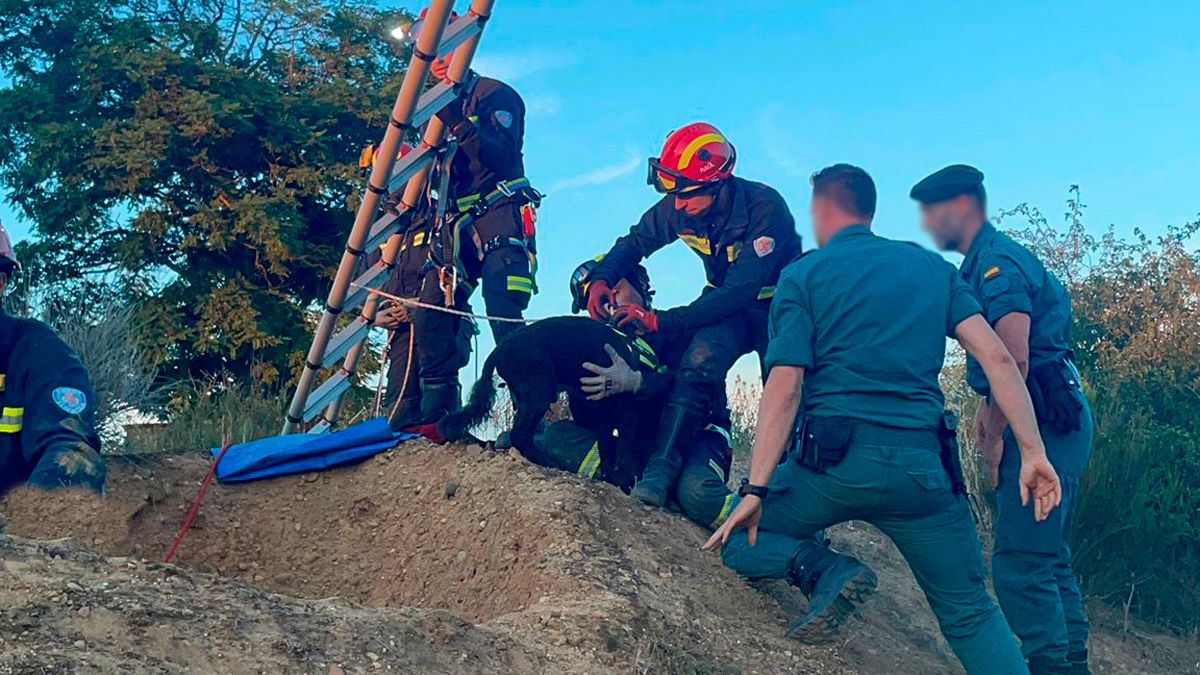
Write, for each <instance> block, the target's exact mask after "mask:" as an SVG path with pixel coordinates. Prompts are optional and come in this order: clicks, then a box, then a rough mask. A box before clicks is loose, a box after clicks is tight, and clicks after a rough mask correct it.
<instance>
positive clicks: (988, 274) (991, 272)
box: [983, 265, 1000, 280]
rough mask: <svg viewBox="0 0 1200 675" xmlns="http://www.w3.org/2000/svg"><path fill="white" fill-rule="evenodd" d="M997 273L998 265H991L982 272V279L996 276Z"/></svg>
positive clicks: (998, 271) (998, 272)
mask: <svg viewBox="0 0 1200 675" xmlns="http://www.w3.org/2000/svg"><path fill="white" fill-rule="evenodd" d="M997 274H1000V266H999V265H993V266H991V267H989V268H988V269H987V271H986V272H984V273H983V278H984V280H987V279H991V278H992V277H994V276H996V275H997Z"/></svg>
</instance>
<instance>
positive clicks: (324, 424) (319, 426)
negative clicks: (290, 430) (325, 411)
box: [308, 420, 329, 436]
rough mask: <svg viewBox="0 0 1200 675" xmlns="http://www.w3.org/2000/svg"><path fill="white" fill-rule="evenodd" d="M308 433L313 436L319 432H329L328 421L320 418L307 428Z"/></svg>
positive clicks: (319, 433) (318, 434)
mask: <svg viewBox="0 0 1200 675" xmlns="http://www.w3.org/2000/svg"><path fill="white" fill-rule="evenodd" d="M308 433H309V434H311V435H313V436H320V435H321V434H326V433H329V421H328V420H321V421H320V422H317V423H316V424H314V425H312V428H311V429H309V430H308Z"/></svg>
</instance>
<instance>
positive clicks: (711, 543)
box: [701, 495, 762, 551]
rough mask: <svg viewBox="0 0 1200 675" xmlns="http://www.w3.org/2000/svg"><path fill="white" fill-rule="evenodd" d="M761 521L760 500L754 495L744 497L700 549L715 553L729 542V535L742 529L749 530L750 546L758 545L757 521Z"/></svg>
mask: <svg viewBox="0 0 1200 675" xmlns="http://www.w3.org/2000/svg"><path fill="white" fill-rule="evenodd" d="M761 519H762V499H761V498H759V497H756V496H754V495H746V496H745V497H742V500H741V501H740V502H738V505H737V508H735V509H734V510H733V513H731V514H729V517H728V518H726V519H725V522H724V523H722V524H721V526H720V527H718V528H717V531H716V532H713V535H712V536H711V537H709V538H708V541H706V542H704V546H702V547H701V548H703V549H704V550H705V551H715V550H717V549H718V548H720V547H722V546H724V545H725V544H726V543H727V542H728V541H729V535H731V534H733V533H734V532H736V531H737V530H738V529H739V528H743V527H744V528H746V529H748V530H749V535H750V545H751V546H754V545H755V544H756V543H758V521H759V520H761Z"/></svg>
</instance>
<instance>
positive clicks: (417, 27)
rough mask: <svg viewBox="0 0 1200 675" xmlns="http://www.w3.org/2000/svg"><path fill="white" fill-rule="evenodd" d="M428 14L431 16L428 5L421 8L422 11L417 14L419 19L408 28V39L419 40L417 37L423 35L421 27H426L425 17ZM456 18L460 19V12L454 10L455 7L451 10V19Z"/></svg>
mask: <svg viewBox="0 0 1200 675" xmlns="http://www.w3.org/2000/svg"><path fill="white" fill-rule="evenodd" d="M427 16H429V8H428V7H426V8H424V9H422V10H421V13H420V14H418V15H417V20H416V21H414V22H413V25H412V27H410V28H409V29H408V39H410V40H412V41H413V42H416V41H417V38H418V37H420V36H421V29H422V28H424V27H425V17H427ZM456 19H458V12H456V11H454V10H453V9H452V10H450V21H455V20H456Z"/></svg>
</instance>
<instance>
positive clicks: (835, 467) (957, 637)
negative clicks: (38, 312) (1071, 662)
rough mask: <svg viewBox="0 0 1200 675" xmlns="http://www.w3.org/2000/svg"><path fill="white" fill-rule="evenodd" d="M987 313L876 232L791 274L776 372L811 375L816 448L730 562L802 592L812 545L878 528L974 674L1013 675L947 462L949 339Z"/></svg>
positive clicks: (803, 455)
mask: <svg viewBox="0 0 1200 675" xmlns="http://www.w3.org/2000/svg"><path fill="white" fill-rule="evenodd" d="M979 311H980V308H979V304H978V303H977V302H976V301H975V299H974V298H973V297H972V294H971V291H970V289H969V288H968V287H967V285H966V284H965V283H964V282H963V281H962V279H961V278H960V277H959V276H958V274H957V271H956V270H955V269H954V267H953V266H952V265H950V263H948V262H946V261H945V260H943V259H942V258H941V257H940V256H938V255H937V254H935V253H932V252H930V251H927V250H924V249H922V248H920V247H919V246H916V245H914V244H908V243H904V242H896V241H890V240H887V239H884V238H882V237H878V236H876V235H874V234H873V233H872V232H871V230H870V229H869V228H868V227H867V226H864V225H856V226H850V227H847V228H845V229H843V230H842V231H841V232H839V233H837V234H836V235H835V236H833V237H832V238H831V239H830V241H829V242H828V243H827V244H826V245H825V246H823V247H822V248H821V249H819V250H817V251H814V252H811V253H809V254H807V255H805V256H804V257H802V258H801V259H800V260H799V261H797V262H796V263H795V264H793V265H792V266H791V267H789V268H788V269H787V271H786V272H784V274H783V277H782V278H781V279H780V282H779V292H778V293H777V294H776V297H775V302H774V305H773V306H772V309H771V344H770V347H769V349H768V354H767V358H766V367H767V368H773V367H775V366H788V367H798V368H804V369H805V374H804V392H803V397H802V408H803V409H802V410H801V411H800V412H799V413H798V418H799V420H803V423H804V425H805V426H804V429H805V431H804V432H803V433H801V434H800V437H801V438H803V439H804V443H803V444H802V445H801V446H800V448H796V449H793V451H792V452H791V453H790V456H789V457H788V459H787V460H785V461H784V462H783V463H782V464H781V465H780V466H779V467H778V468H777V469H776V470H775V472H774V475H773V477H772V478H771V481H770V485H769V490H770V491H769V493H768V494H767V495H766V497H765V498H764V499H763V503H762V517H761V521H760V523H759V533H758V542H757V545H756V546H750V544H749V541H748V537H747V533H746V531H745V530H739V531H737V532H735V533H734V534H733V535H731V536H730V538H729V542H728V544H727V545H726V546H725V547H724V549H723V550H722V557H723V558H724V560H725V562H726V564H728V565H729V566H730V567H732V568H733V569H735V570H737V571H738V572H740V573H741V574H743V575H745V576H747V577H770V578H783V579H792V580H793V582H794V583H797V584H800V583H803V582H804V581H805V578H804V577H805V576H806V573H807V569H809V567H810V564H811V563H810V561H809V560H807V557H806V555H805V554H804V553H802V552H799V551H798V549H797V548H796V546H797V543H798V542H800V541H802V540H803V539H804V538H806V537H809V536H811V535H812V533H814V532H816V531H818V530H822V529H824V528H827V527H829V526H831V525H834V524H837V523H840V522H845V521H847V520H855V519H857V520H865V521H867V522H869V523H872V524H873V525H875V526H876V527H878V528H879V529H880V530H882V531H883V532H884V533H885V534H886V535H887V536H888V537H889V538H890V539H892V541H893V542H895V544H896V546H897V547H898V548H899V549H900V553H901V555H903V556H904V558H905V560H906V561H908V564H909V566H910V567H911V568H912V571H913V573H914V575H915V576H916V579H917V583H918V584H920V586H921V589H922V590H923V591H924V592H925V596H926V598H927V599H928V601H929V604H930V607H931V608H932V609H933V612H934V614H935V615H936V616H937V619H938V623H939V625H940V626H941V629H942V634H943V635H945V637H946V640H947V642H949V644H950V647H951V649H953V650H954V653H955V654H956V655H957V656H958V658H959V660H960V661H961V662H962V664H963V666H964V667H965V668H966V670H967V672H968V673H972V674H975V673H996V674H998V675H1000V674H1003V675H1012V674H1015V673H1024V672H1025V664H1024V661H1023V659H1022V658H1021V654H1020V651H1019V650H1018V648H1017V645H1016V642H1015V641H1014V640H1013V637H1012V633H1011V632H1010V631H1009V630H1008V626H1007V625H1006V624H1005V622H1004V617H1003V616H1002V615H1001V613H1000V609H999V608H998V607H997V606H996V604H995V603H994V602H993V601H992V599H991V598H990V597H989V596H988V593H987V588H986V586H985V583H984V576H985V572H984V563H983V556H982V554H981V552H980V549H979V539H978V536H977V535H976V532H975V524H974V521H973V518H972V516H971V510H970V507H969V505H968V503H967V500H966V498H965V497H964V496H963V495H962V494H956V491H955V490H953V489H952V486H953V485H954V481H955V479H954V478H953V477H952V476H951V475H950V472H949V471H947V470H946V468H945V467H944V466H943V463H942V459H941V455H942V453H943V439H944V438H946V436H945V435H943V434H940V433H939V431H940V430H941V429H942V420H943V405H944V399H943V396H942V391H941V388H940V387H939V385H938V374H939V372H940V370H941V367H942V362H943V360H944V358H945V349H946V337H947V336H948V335H949V336H953V335H954V333H955V327H956V326H957V325H958V324H959V323H961V322H962V321H964V320H966V319H967V318H969V317H971V316H973V315H974V314H978V313H979ZM955 452H957V450H956V449H955Z"/></svg>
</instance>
